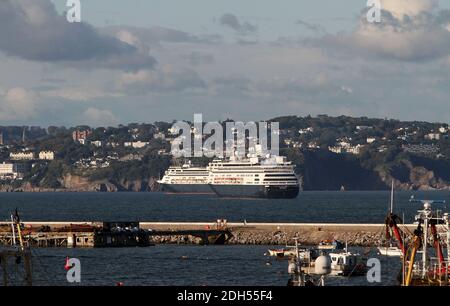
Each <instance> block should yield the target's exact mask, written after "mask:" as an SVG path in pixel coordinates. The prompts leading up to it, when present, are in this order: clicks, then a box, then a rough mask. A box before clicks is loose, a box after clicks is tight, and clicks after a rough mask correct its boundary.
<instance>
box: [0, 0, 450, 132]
mask: <svg viewBox="0 0 450 306" xmlns="http://www.w3.org/2000/svg"><path fill="white" fill-rule="evenodd" d="M81 2H82V23H81V24H69V23H67V21H66V20H65V17H64V16H63V13H64V11H65V10H66V7H65V3H66V0H3V1H2V2H1V3H0V125H2V124H30V125H31V124H39V125H50V124H57V125H75V124H90V125H96V126H98V125H116V124H119V123H128V122H149V121H155V120H167V121H170V120H174V119H192V117H193V114H194V113H195V112H202V113H203V114H204V119H205V120H208V121H212V120H220V119H226V118H234V119H237V120H263V119H268V118H273V117H275V116H281V115H301V116H306V115H309V114H311V115H317V114H329V115H350V116H369V117H379V118H380V117H381V118H384V117H387V118H397V119H404V120H428V121H440V122H448V114H449V113H450V103H449V99H448V96H449V94H450V74H449V69H450V10H449V9H450V0H441V1H438V0H382V7H383V13H382V22H381V23H380V24H369V23H367V21H365V19H364V17H365V12H364V9H365V6H366V1H364V0H315V1H305V0H283V1H270V0H245V1H242V0H241V1H237V0H229V1H218V0H216V1H212V0H190V1H186V0H164V1H156V0H129V1H123V0H81Z"/></svg>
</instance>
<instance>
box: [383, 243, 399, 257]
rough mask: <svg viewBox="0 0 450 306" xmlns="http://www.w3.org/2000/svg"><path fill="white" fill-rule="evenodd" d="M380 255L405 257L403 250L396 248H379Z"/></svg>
mask: <svg viewBox="0 0 450 306" xmlns="http://www.w3.org/2000/svg"><path fill="white" fill-rule="evenodd" d="M377 250H378V254H379V255H382V256H391V257H400V256H402V255H403V253H402V250H400V249H399V248H398V247H396V246H388V247H382V246H381V247H378V248H377Z"/></svg>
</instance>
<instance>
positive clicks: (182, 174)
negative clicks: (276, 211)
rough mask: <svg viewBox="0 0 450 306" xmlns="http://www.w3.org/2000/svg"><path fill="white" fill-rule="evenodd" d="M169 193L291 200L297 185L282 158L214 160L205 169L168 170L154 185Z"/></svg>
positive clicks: (174, 168) (294, 176)
mask: <svg viewBox="0 0 450 306" xmlns="http://www.w3.org/2000/svg"><path fill="white" fill-rule="evenodd" d="M158 183H159V184H160V186H161V187H162V191H165V192H169V193H193V194H216V195H217V196H220V197H240V198H295V197H297V195H298V193H299V181H298V178H297V176H296V175H295V172H294V165H292V163H291V162H288V161H287V160H286V158H285V157H283V156H271V157H268V158H261V157H250V158H245V159H238V158H236V157H230V158H229V159H226V160H223V159H215V160H213V161H212V162H210V163H209V164H208V166H207V167H204V168H201V167H193V166H192V165H191V164H186V165H183V166H181V167H170V168H169V169H168V170H167V171H166V172H165V175H164V177H163V178H162V179H161V180H159V181H158Z"/></svg>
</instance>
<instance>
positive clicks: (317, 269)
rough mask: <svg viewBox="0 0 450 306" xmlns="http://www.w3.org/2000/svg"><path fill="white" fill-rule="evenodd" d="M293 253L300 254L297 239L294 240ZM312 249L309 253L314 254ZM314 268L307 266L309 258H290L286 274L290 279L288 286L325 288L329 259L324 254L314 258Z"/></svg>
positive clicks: (329, 269) (309, 261) (329, 265)
mask: <svg viewBox="0 0 450 306" xmlns="http://www.w3.org/2000/svg"><path fill="white" fill-rule="evenodd" d="M295 245H296V246H295V253H296V254H299V255H300V254H301V253H302V251H300V249H299V248H298V243H297V239H296V240H295ZM315 251H316V250H315V249H312V251H311V252H315ZM310 254H311V253H310ZM314 260H315V261H314V263H316V264H315V265H314V267H311V266H309V265H305V264H309V263H311V262H312V260H311V259H310V258H301V257H300V256H295V257H290V258H289V264H288V273H289V275H290V278H289V280H288V283H287V285H288V286H301V287H311V286H325V276H326V275H328V274H330V273H331V259H330V256H328V255H326V254H320V255H319V256H316V257H315V258H314Z"/></svg>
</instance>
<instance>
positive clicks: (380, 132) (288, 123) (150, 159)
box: [0, 115, 450, 188]
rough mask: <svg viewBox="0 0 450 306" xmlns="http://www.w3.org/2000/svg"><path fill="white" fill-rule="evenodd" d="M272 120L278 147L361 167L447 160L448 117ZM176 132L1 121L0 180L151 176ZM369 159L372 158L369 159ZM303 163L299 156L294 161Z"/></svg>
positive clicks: (56, 182) (166, 160)
mask: <svg viewBox="0 0 450 306" xmlns="http://www.w3.org/2000/svg"><path fill="white" fill-rule="evenodd" d="M274 121H276V122H279V124H280V133H279V135H280V150H281V154H284V155H289V154H291V155H292V154H301V153H302V152H326V153H327V154H330V155H328V156H333V155H340V156H341V157H342V158H345V159H349V158H350V159H356V160H360V161H361V163H362V164H363V167H364V168H372V169H374V168H376V167H379V166H380V164H389V163H392V162H395V160H396V159H397V160H398V158H399V156H401V157H405V156H413V157H414V156H417V157H420V158H422V159H426V160H430V161H441V162H442V163H444V164H445V165H447V164H448V163H449V160H450V141H449V139H448V135H449V126H448V124H443V123H426V122H402V121H398V120H387V119H369V118H352V117H345V116H341V117H329V116H325V115H322V116H317V117H310V116H308V117H296V116H287V117H280V118H275V119H272V120H270V121H269V122H274ZM224 123H225V122H223V123H222V124H224ZM175 132H176V131H175V130H174V129H173V128H172V124H171V123H167V122H156V123H154V124H136V123H133V124H128V125H119V126H118V127H97V128H91V127H88V126H78V127H73V128H66V127H54V126H51V127H48V128H41V127H36V126H34V127H27V126H9V127H7V126H3V127H0V185H8V186H16V187H17V186H21V185H23V184H24V183H29V184H31V185H32V186H39V187H45V188H64V187H65V186H64V185H65V184H63V183H62V178H63V176H64V175H66V174H67V173H70V174H72V175H79V176H81V177H87V178H88V179H89V180H97V179H109V180H114V179H116V180H120V179H127V180H131V179H136V178H148V177H155V178H156V177H159V176H161V174H163V173H164V171H165V170H166V169H167V167H168V166H169V165H170V164H173V163H174V162H176V160H174V158H173V157H172V156H171V152H170V150H171V145H172V142H173V141H174V140H175V139H176V138H177V137H178V136H179V135H178V134H177V133H175ZM192 133H194V132H193V131H192ZM207 136H208V135H204V136H203V138H204V139H205V138H206V137H207ZM205 150H206V148H205ZM374 159H375V160H378V162H377V164H376V165H370V162H371V161H373V160H374ZM293 160H294V162H295V161H296V159H295V158H293ZM303 162H305V161H303ZM301 163H302V161H298V162H297V164H298V166H299V167H298V168H299V169H302V165H301ZM142 165H145V167H141V166H142ZM443 180H444V181H445V180H446V177H443Z"/></svg>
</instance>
